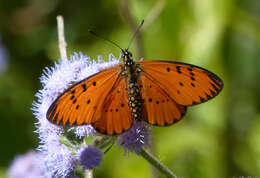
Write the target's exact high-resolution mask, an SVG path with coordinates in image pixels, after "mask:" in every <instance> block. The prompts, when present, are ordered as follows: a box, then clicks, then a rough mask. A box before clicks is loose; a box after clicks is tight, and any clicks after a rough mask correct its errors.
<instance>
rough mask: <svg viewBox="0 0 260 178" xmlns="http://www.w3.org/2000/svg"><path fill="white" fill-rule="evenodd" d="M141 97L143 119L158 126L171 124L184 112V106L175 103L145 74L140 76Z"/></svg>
mask: <svg viewBox="0 0 260 178" xmlns="http://www.w3.org/2000/svg"><path fill="white" fill-rule="evenodd" d="M140 86H141V95H142V98H143V107H142V109H143V119H144V120H146V121H147V122H148V123H150V124H153V125H159V126H166V125H171V124H174V123H176V122H177V121H179V120H180V119H181V118H182V117H183V116H184V114H185V112H186V106H182V105H179V104H177V103H176V102H175V101H174V100H173V99H172V98H171V97H170V96H169V95H168V93H167V92H166V91H165V90H164V89H162V88H161V86H160V85H159V84H158V83H157V82H155V81H153V80H152V79H151V78H150V77H149V76H147V74H145V73H144V74H143V75H141V76H140Z"/></svg>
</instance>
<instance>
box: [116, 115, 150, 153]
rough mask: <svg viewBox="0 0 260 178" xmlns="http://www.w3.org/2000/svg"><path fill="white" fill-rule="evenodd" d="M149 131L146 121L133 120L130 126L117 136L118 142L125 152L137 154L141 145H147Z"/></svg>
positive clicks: (140, 149)
mask: <svg viewBox="0 0 260 178" xmlns="http://www.w3.org/2000/svg"><path fill="white" fill-rule="evenodd" d="M149 133H150V130H149V128H148V125H147V123H146V122H144V121H136V120H134V122H133V125H132V127H131V128H130V129H129V130H127V131H126V132H124V133H122V134H121V135H120V136H119V138H118V143H119V145H120V146H122V147H123V148H124V149H125V152H129V151H130V152H135V153H136V154H139V153H140V152H141V151H142V147H143V146H149V143H148V141H149Z"/></svg>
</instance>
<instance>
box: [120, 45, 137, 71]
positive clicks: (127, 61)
mask: <svg viewBox="0 0 260 178" xmlns="http://www.w3.org/2000/svg"><path fill="white" fill-rule="evenodd" d="M121 58H122V59H123V61H124V65H125V66H128V67H129V66H132V65H133V64H134V58H133V54H132V53H131V52H129V51H128V50H127V49H126V50H122V54H121Z"/></svg>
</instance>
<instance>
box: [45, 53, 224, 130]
mask: <svg viewBox="0 0 260 178" xmlns="http://www.w3.org/2000/svg"><path fill="white" fill-rule="evenodd" d="M121 50H122V55H121V58H122V61H123V63H122V64H118V65H115V66H113V67H110V68H107V69H105V70H103V71H100V72H98V73H96V74H94V75H92V76H90V77H87V78H85V79H83V80H82V81H80V82H78V83H76V84H74V85H73V86H71V87H70V88H69V89H67V90H66V91H64V92H63V93H62V94H61V95H60V96H59V97H57V99H56V100H55V101H54V102H53V103H52V104H51V106H50V107H49V109H48V111H47V116H46V117H47V119H48V120H49V121H50V122H52V123H54V124H57V125H62V126H80V125H84V124H91V125H92V126H93V127H94V128H95V130H96V131H98V132H99V133H101V134H106V135H118V134H121V133H123V132H124V131H127V130H128V129H129V128H131V126H132V124H133V121H134V120H136V121H142V120H143V121H146V122H148V123H149V124H151V125H157V126H168V125H172V124H174V123H176V122H178V121H180V120H181V119H182V118H183V116H184V115H185V113H186V110H187V106H193V105H197V104H200V103H203V102H205V101H208V100H210V99H212V98H214V97H215V96H216V95H218V94H219V92H220V91H221V90H222V88H223V85H224V84H223V82H222V80H221V79H220V78H219V77H218V76H217V75H216V74H214V73H212V72H210V71H208V70H206V69H204V68H201V67H198V66H195V65H192V64H186V63H181V62H171V61H135V60H134V59H133V56H132V53H131V52H129V51H128V49H125V50H123V49H121Z"/></svg>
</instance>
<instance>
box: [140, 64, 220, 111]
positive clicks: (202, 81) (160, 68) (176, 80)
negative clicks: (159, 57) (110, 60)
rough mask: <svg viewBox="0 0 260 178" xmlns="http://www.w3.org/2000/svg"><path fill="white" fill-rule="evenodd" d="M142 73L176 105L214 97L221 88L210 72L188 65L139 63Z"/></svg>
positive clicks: (191, 103) (199, 101)
mask: <svg viewBox="0 0 260 178" xmlns="http://www.w3.org/2000/svg"><path fill="white" fill-rule="evenodd" d="M138 63H139V65H140V69H141V70H142V72H143V73H144V74H145V75H147V76H149V78H150V79H151V80H152V81H153V82H154V83H156V84H157V85H159V86H160V87H161V88H162V89H163V90H164V91H165V92H166V93H168V95H169V96H170V97H171V98H173V99H174V101H176V103H178V104H180V105H185V106H191V105H195V104H199V103H202V102H205V101H207V100H209V99H211V98H213V97H215V96H216V95H217V94H218V93H219V92H220V91H221V89H222V88H223V82H222V81H221V79H220V78H219V77H218V76H216V75H215V74H213V73H212V72H210V71H208V70H206V69H203V68H201V67H197V66H194V65H190V64H185V63H178V62H169V61H140V62H138Z"/></svg>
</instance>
